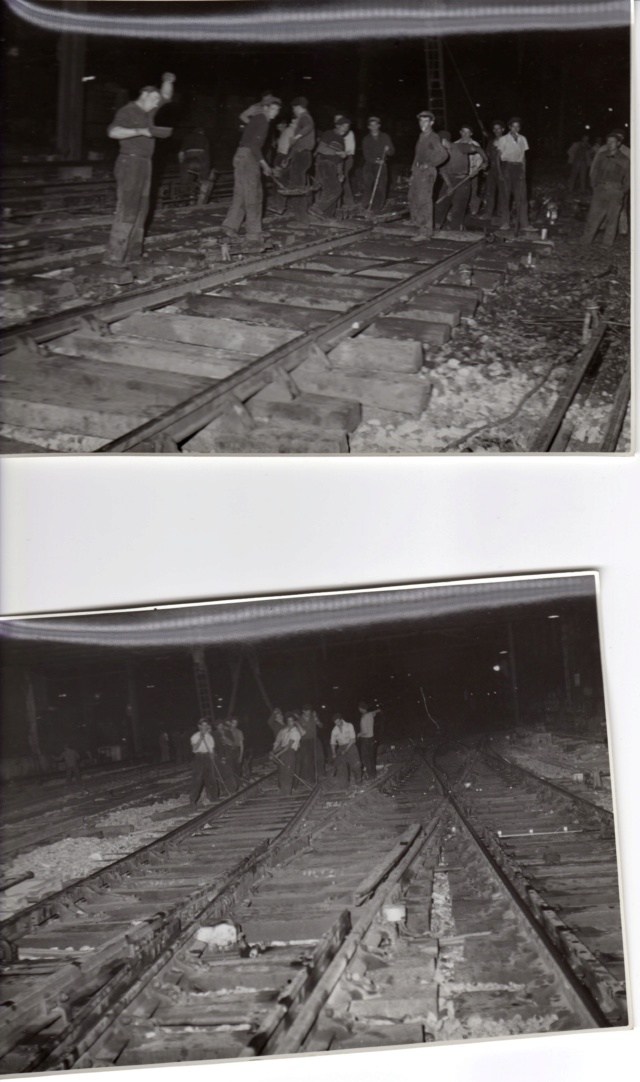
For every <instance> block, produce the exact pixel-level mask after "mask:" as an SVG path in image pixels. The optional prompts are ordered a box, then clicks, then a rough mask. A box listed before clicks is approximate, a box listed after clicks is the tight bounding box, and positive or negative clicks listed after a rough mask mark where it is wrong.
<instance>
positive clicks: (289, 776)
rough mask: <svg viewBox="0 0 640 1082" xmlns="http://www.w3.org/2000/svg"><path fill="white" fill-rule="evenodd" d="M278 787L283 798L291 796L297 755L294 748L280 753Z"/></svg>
mask: <svg viewBox="0 0 640 1082" xmlns="http://www.w3.org/2000/svg"><path fill="white" fill-rule="evenodd" d="M278 759H279V760H280V761H279V763H278V785H279V786H280V792H281V793H282V795H283V796H291V790H292V788H293V772H294V767H295V762H296V753H295V751H294V750H293V748H287V750H286V751H279V752H278Z"/></svg>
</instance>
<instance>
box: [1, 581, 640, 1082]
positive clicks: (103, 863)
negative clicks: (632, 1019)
mask: <svg viewBox="0 0 640 1082" xmlns="http://www.w3.org/2000/svg"><path fill="white" fill-rule="evenodd" d="M598 608H599V580H598V575H597V574H596V573H595V572H589V571H576V572H563V573H558V574H536V575H526V576H509V577H501V578H485V579H474V580H461V581H452V582H439V583H433V584H430V585H415V586H402V587H389V588H376V589H362V590H355V589H354V590H349V591H333V592H324V593H314V594H293V595H289V596H277V597H262V598H257V599H248V600H246V599H241V600H240V599H239V600H237V601H215V602H205V603H199V604H190V605H179V606H176V605H157V606H154V607H153V608H138V609H121V610H112V611H96V612H89V613H76V614H67V615H65V614H49V615H43V616H35V617H33V616H28V617H22V618H21V617H11V618H9V617H5V618H3V620H2V621H1V622H0V633H1V641H2V657H1V662H2V676H3V680H2V686H3V711H2V713H3V720H2V743H1V758H0V770H1V774H2V783H3V784H2V795H3V802H2V856H3V873H2V880H1V886H2V892H1V895H0V898H1V903H0V904H1V939H2V987H3V996H2V998H3V1006H4V1012H3V1020H2V1024H1V1026H0V1064H1V1068H2V1071H3V1073H5V1074H15V1075H17V1074H22V1073H29V1072H46V1071H50V1070H60V1069H70V1068H73V1069H94V1068H106V1067H114V1066H117V1067H131V1066H150V1065H161V1064H170V1063H179V1064H183V1063H188V1062H208V1061H229V1060H236V1059H247V1058H258V1057H269V1056H282V1055H294V1054H299V1053H311V1052H314V1053H319V1054H322V1053H325V1052H336V1051H347V1050H350V1051H355V1050H367V1049H369V1050H370V1049H377V1050H380V1049H385V1048H386V1049H388V1048H394V1047H396V1048H397V1047H403V1046H417V1045H420V1046H422V1045H431V1046H433V1045H438V1044H442V1043H451V1042H476V1041H486V1040H490V1039H491V1040H492V1039H495V1038H514V1037H517V1036H522V1035H533V1034H545V1035H550V1034H557V1035H560V1034H565V1035H566V1034H567V1033H572V1032H576V1031H593V1030H598V1029H607V1028H609V1029H616V1028H617V1029H622V1028H625V1027H627V1026H628V1022H629V1019H628V1014H627V1005H626V977H625V951H624V938H623V922H622V915H621V897H620V884H619V875H618V859H617V851H616V824H615V820H614V787H613V778H612V766H611V759H610V752H609V742H610V741H611V744H612V746H615V739H616V733H615V730H616V724H615V718H609V719H608V718H607V709H606V695H605V682H604V673H603V665H602V658H601V649H602V646H601V635H600V628H599V618H598ZM423 1054H424V1056H425V1059H424V1066H423V1071H427V1072H428V1071H429V1069H430V1068H429V1062H430V1061H429V1058H428V1057H429V1051H428V1050H427V1049H423ZM333 1062H334V1064H335V1061H333ZM354 1067H355V1069H356V1070H357V1061H354Z"/></svg>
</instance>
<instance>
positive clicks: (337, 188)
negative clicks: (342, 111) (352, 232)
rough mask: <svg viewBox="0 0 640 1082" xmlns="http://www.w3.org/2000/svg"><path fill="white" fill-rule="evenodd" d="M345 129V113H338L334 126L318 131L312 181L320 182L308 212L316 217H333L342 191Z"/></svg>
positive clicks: (346, 127)
mask: <svg viewBox="0 0 640 1082" xmlns="http://www.w3.org/2000/svg"><path fill="white" fill-rule="evenodd" d="M348 131H349V121H348V119H347V117H345V116H341V115H338V116H337V117H336V118H335V120H334V126H333V128H331V129H330V130H329V131H325V132H323V133H322V135H321V136H320V138H319V140H318V146H317V148H316V181H317V182H318V184H319V185H320V191H319V192H318V195H317V198H316V201H315V203H314V204H313V206H312V208H311V210H310V211H309V213H310V214H311V216H312V217H313V218H316V219H323V218H324V219H327V218H333V217H334V215H335V212H336V207H337V206H338V203H339V202H340V196H341V195H342V185H343V182H344V162H345V159H346V158H347V151H346V148H345V145H344V137H345V135H346V134H347V132H348Z"/></svg>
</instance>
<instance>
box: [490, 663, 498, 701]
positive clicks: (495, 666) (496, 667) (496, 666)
mask: <svg viewBox="0 0 640 1082" xmlns="http://www.w3.org/2000/svg"><path fill="white" fill-rule="evenodd" d="M493 671H494V672H500V666H499V665H494V666H493ZM488 694H489V692H487V695H488Z"/></svg>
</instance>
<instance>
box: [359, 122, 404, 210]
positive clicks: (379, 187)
mask: <svg viewBox="0 0 640 1082" xmlns="http://www.w3.org/2000/svg"><path fill="white" fill-rule="evenodd" d="M367 128H368V129H369V134H368V135H365V137H364V139H363V140H362V156H363V158H364V165H363V167H362V180H363V183H364V190H363V193H362V203H363V205H364V207H366V209H367V210H371V211H372V212H373V213H374V214H379V213H380V212H381V210H382V208H383V207H384V204H385V201H386V198H387V181H388V172H387V159H388V158H391V157H392V156H393V155H394V154H395V152H396V151H395V147H394V145H393V143H392V142H391V138H390V136H388V135H387V133H386V132H383V131H381V130H380V128H381V125H380V117H377V116H370V117H369V119H368V121H367ZM374 189H375V190H374Z"/></svg>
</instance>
